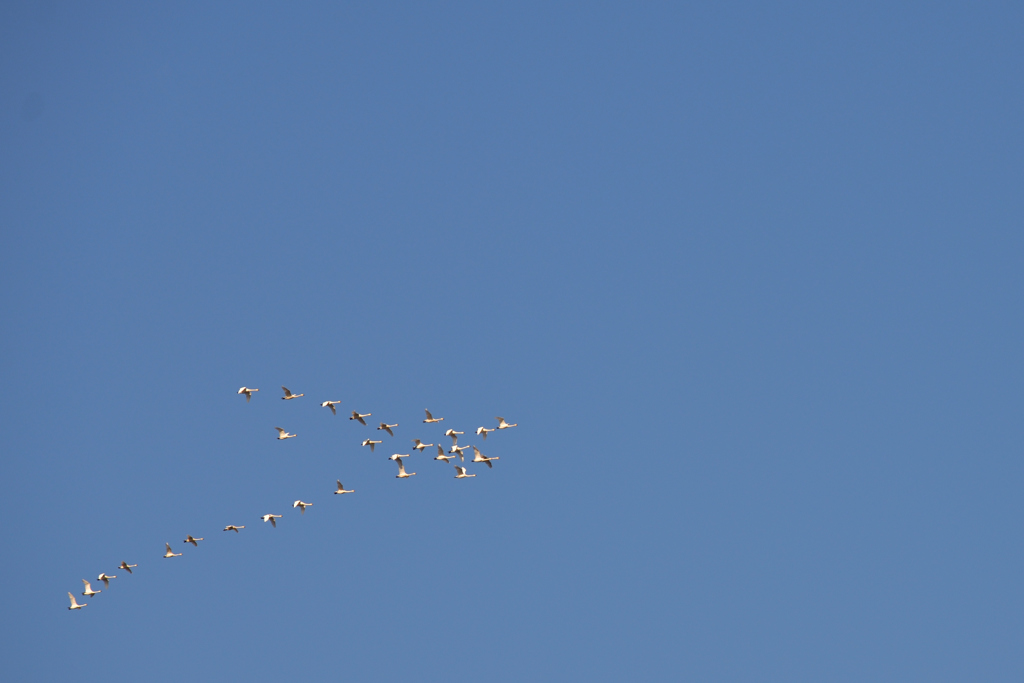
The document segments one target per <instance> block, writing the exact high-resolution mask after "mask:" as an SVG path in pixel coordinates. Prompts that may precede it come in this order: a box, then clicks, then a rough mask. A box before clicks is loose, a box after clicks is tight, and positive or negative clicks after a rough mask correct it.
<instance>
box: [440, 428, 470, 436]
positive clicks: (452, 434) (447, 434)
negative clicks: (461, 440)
mask: <svg viewBox="0 0 1024 683" xmlns="http://www.w3.org/2000/svg"><path fill="white" fill-rule="evenodd" d="M465 433H466V432H457V431H455V430H454V429H449V430H448V431H446V432H445V433H444V435H445V436H450V437H453V438H454V437H455V435H456V434H465Z"/></svg>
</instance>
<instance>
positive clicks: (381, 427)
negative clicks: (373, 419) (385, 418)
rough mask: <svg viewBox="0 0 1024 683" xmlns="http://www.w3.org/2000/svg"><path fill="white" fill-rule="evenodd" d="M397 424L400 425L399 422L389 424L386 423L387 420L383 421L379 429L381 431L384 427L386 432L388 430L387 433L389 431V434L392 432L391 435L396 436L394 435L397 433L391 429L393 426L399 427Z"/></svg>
mask: <svg viewBox="0 0 1024 683" xmlns="http://www.w3.org/2000/svg"><path fill="white" fill-rule="evenodd" d="M397 426H398V423H397V422H396V423H395V424H393V425H389V424H388V423H386V422H381V423H380V427H377V431H378V432H379V431H380V430H382V429H383V430H384V431H385V432H387V433H388V434H390V435H391V436H394V435H395V433H394V432H393V431H391V428H392V427H397Z"/></svg>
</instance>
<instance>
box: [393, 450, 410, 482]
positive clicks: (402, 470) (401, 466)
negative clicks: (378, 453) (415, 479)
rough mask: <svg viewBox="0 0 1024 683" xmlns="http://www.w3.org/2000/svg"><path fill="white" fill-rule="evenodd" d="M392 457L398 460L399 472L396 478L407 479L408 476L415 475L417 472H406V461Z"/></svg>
mask: <svg viewBox="0 0 1024 683" xmlns="http://www.w3.org/2000/svg"><path fill="white" fill-rule="evenodd" d="M396 455H397V453H396ZM401 457H404V456H401ZM391 459H392V460H396V461H397V462H398V474H396V475H395V479H405V478H406V477H412V476H414V475H415V474H416V473H415V472H406V471H405V463H404V462H402V461H401V459H399V458H396V457H394V456H391Z"/></svg>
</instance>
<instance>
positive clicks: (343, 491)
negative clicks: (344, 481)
mask: <svg viewBox="0 0 1024 683" xmlns="http://www.w3.org/2000/svg"><path fill="white" fill-rule="evenodd" d="M355 492H356V491H355V489H352V490H351V491H346V490H345V487H344V486H342V485H341V479H339V480H338V490H337V491H335V493H355Z"/></svg>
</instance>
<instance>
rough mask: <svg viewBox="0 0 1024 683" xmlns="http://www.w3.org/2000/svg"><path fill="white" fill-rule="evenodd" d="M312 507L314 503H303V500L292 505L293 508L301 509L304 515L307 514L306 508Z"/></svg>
mask: <svg viewBox="0 0 1024 683" xmlns="http://www.w3.org/2000/svg"><path fill="white" fill-rule="evenodd" d="M310 505H312V503H303V502H302V501H301V500H297V501H295V502H294V503H292V507H293V508H299V509H300V510H301V511H302V514H306V508H308V507H309V506H310Z"/></svg>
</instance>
